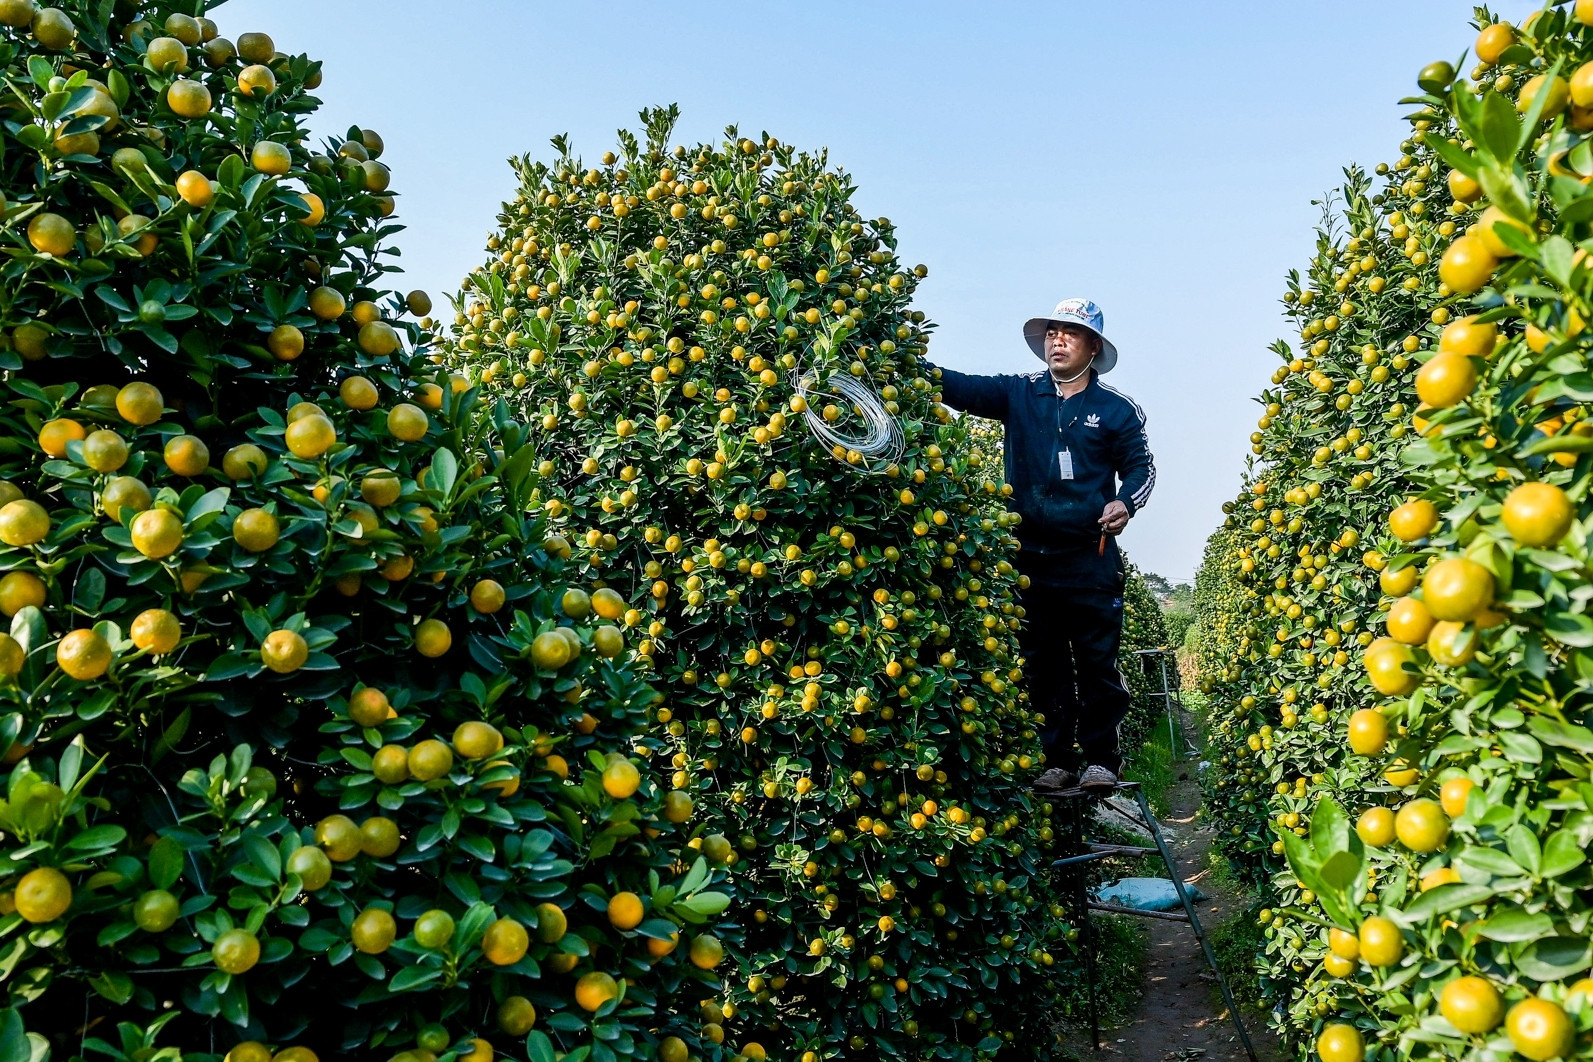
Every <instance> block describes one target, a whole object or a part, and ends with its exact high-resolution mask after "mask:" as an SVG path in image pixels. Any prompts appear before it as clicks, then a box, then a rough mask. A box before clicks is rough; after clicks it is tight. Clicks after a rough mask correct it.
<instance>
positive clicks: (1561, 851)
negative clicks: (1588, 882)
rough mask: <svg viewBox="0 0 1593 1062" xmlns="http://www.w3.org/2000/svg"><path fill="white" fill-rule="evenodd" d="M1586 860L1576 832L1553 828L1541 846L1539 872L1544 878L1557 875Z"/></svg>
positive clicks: (1573, 868)
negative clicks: (1541, 856) (1541, 863)
mask: <svg viewBox="0 0 1593 1062" xmlns="http://www.w3.org/2000/svg"><path fill="white" fill-rule="evenodd" d="M1586 861H1587V855H1586V853H1584V852H1583V851H1582V845H1581V843H1580V842H1579V841H1578V840H1577V836H1576V834H1575V833H1573V832H1572V831H1570V830H1555V831H1554V832H1553V833H1551V834H1550V835H1549V840H1548V843H1546V844H1545V845H1544V846H1543V866H1542V868H1541V869H1540V870H1539V873H1540V874H1542V875H1543V876H1544V877H1546V878H1553V877H1558V876H1559V875H1561V874H1564V873H1566V872H1568V871H1571V870H1575V869H1576V868H1577V867H1579V866H1581V865H1582V864H1583V863H1585V862H1586Z"/></svg>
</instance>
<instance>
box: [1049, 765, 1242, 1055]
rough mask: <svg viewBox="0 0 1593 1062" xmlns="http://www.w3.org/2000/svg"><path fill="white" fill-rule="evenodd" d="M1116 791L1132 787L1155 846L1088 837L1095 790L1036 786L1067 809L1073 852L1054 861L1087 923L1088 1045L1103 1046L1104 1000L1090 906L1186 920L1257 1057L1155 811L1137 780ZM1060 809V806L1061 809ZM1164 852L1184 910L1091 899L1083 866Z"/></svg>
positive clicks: (1122, 784)
mask: <svg viewBox="0 0 1593 1062" xmlns="http://www.w3.org/2000/svg"><path fill="white" fill-rule="evenodd" d="M1113 792H1116V793H1125V792H1132V793H1133V794H1134V797H1135V799H1136V800H1137V801H1138V802H1139V812H1140V819H1141V822H1140V825H1143V826H1144V827H1145V829H1146V830H1148V831H1149V832H1150V835H1151V837H1152V838H1154V839H1155V841H1156V847H1155V848H1144V847H1139V846H1136V845H1124V844H1095V843H1092V842H1090V841H1087V840H1085V837H1084V820H1085V817H1086V810H1087V808H1088V807H1089V804H1090V801H1091V800H1092V799H1093V798H1095V797H1096V796H1097V793H1096V792H1090V791H1086V790H1083V789H1058V790H1051V791H1036V795H1037V796H1040V797H1042V798H1043V799H1045V800H1051V801H1055V802H1058V803H1059V804H1060V805H1061V807H1062V808H1065V809H1066V815H1065V817H1066V820H1067V827H1068V836H1067V841H1066V844H1067V847H1068V850H1069V851H1070V852H1072V853H1073V854H1071V855H1067V856H1064V857H1063V858H1061V859H1058V860H1056V861H1055V862H1053V863H1052V864H1051V866H1053V867H1056V868H1066V873H1067V874H1068V876H1069V877H1070V878H1071V879H1072V880H1071V882H1070V884H1071V885H1072V888H1071V889H1070V890H1069V892H1070V893H1071V895H1072V897H1073V903H1074V906H1075V908H1076V910H1077V913H1078V917H1079V918H1080V920H1081V921H1082V922H1083V926H1084V932H1083V938H1084V978H1085V983H1086V985H1087V986H1088V990H1089V1004H1090V1044H1091V1045H1092V1046H1093V1047H1094V1048H1095V1050H1097V1051H1099V1050H1100V1049H1101V1015H1100V1005H1099V1002H1098V1000H1097V999H1096V985H1095V980H1096V977H1095V936H1094V930H1093V928H1092V927H1091V925H1090V912H1091V911H1105V912H1107V913H1110V914H1124V915H1133V916H1135V917H1136V918H1157V919H1162V920H1164V921H1170V922H1187V923H1189V927H1190V928H1191V929H1193V930H1194V931H1195V939H1196V940H1199V941H1200V950H1201V951H1202V952H1204V953H1205V956H1206V964H1207V965H1208V966H1210V967H1211V972H1212V973H1213V974H1215V975H1216V978H1217V984H1218V986H1219V987H1220V988H1221V989H1222V999H1223V1002H1224V1003H1225V1004H1227V1006H1228V1015H1229V1017H1230V1018H1232V1020H1233V1027H1234V1029H1235V1030H1236V1031H1237V1032H1238V1033H1239V1040H1240V1042H1241V1043H1243V1044H1244V1046H1245V1054H1247V1055H1249V1056H1250V1062H1257V1059H1256V1049H1255V1045H1253V1044H1252V1043H1251V1042H1250V1034H1249V1032H1247V1031H1246V1029H1245V1023H1244V1019H1243V1018H1241V1017H1240V1016H1239V1007H1238V1005H1237V1004H1236V1003H1235V1002H1234V998H1233V993H1232V992H1230V991H1229V989H1228V981H1227V979H1226V978H1224V977H1223V976H1222V971H1221V970H1219V969H1218V968H1217V957H1216V956H1215V955H1213V954H1212V951H1211V944H1210V943H1208V942H1207V940H1206V934H1205V931H1204V930H1202V929H1201V928H1200V918H1199V917H1198V916H1197V915H1196V914H1195V904H1194V901H1193V900H1191V899H1190V898H1189V892H1188V890H1187V889H1185V888H1184V878H1183V875H1182V874H1180V873H1179V871H1178V867H1177V864H1175V863H1174V862H1173V854H1172V852H1171V851H1170V850H1169V849H1168V847H1167V841H1166V840H1165V839H1164V838H1163V837H1162V831H1161V824H1160V823H1158V822H1157V821H1156V816H1155V815H1153V814H1151V809H1150V804H1149V802H1148V801H1146V799H1145V791H1144V790H1143V789H1141V788H1140V785H1139V783H1138V782H1119V783H1118V784H1117V786H1116V788H1115V789H1114V790H1113ZM1059 810H1060V809H1059ZM1153 854H1154V855H1160V856H1161V860H1162V865H1163V866H1165V867H1166V868H1167V876H1168V877H1169V878H1171V879H1172V881H1173V886H1174V888H1176V889H1177V890H1178V898H1179V899H1180V900H1182V901H1183V902H1184V913H1183V914H1178V913H1177V912H1176V911H1140V910H1136V909H1134V908H1132V907H1122V906H1119V905H1118V904H1115V903H1100V902H1098V901H1095V900H1091V899H1090V898H1089V892H1088V888H1087V884H1086V881H1085V879H1086V874H1085V873H1084V869H1085V866H1086V864H1089V863H1092V862H1094V861H1095V860H1097V859H1106V858H1109V857H1111V856H1123V855H1153Z"/></svg>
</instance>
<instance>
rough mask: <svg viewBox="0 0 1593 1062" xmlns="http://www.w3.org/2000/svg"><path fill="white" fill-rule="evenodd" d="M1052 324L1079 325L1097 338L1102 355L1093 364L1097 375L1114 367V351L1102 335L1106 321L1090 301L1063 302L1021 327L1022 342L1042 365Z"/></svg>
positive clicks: (1114, 348)
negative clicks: (1098, 338) (1024, 342)
mask: <svg viewBox="0 0 1593 1062" xmlns="http://www.w3.org/2000/svg"><path fill="white" fill-rule="evenodd" d="M1052 324H1071V325H1078V326H1079V327H1080V328H1088V329H1089V330H1090V331H1091V332H1094V333H1095V334H1096V335H1097V336H1098V337H1100V340H1101V352H1100V353H1099V354H1097V355H1096V356H1095V363H1094V369H1095V371H1096V372H1111V371H1112V367H1113V366H1114V365H1116V364H1117V347H1116V345H1114V344H1113V343H1112V341H1111V340H1110V339H1107V338H1106V333H1105V332H1104V331H1103V329H1105V327H1106V317H1105V315H1104V314H1102V313H1101V308H1100V307H1099V306H1097V305H1095V303H1093V302H1091V301H1090V300H1089V299H1063V300H1062V301H1061V302H1059V303H1057V304H1056V309H1055V310H1052V311H1051V313H1050V314H1049V315H1048V316H1045V317H1031V318H1029V320H1028V321H1026V322H1025V323H1024V325H1023V338H1024V339H1026V340H1028V341H1029V349H1030V350H1032V351H1034V356H1035V357H1037V358H1039V359H1040V360H1041V361H1044V360H1045V330H1046V328H1047V327H1049V326H1050V325H1052Z"/></svg>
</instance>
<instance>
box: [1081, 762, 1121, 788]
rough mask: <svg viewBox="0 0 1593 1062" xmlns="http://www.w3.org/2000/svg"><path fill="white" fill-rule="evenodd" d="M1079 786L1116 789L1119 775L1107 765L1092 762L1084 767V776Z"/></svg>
mask: <svg viewBox="0 0 1593 1062" xmlns="http://www.w3.org/2000/svg"><path fill="white" fill-rule="evenodd" d="M1079 788H1080V789H1106V790H1110V789H1116V788H1117V775H1115V774H1113V773H1112V772H1111V771H1109V770H1107V769H1106V768H1105V767H1099V766H1097V765H1095V764H1093V763H1092V764H1090V765H1089V766H1088V767H1086V768H1085V769H1084V776H1083V777H1082V778H1080V779H1079Z"/></svg>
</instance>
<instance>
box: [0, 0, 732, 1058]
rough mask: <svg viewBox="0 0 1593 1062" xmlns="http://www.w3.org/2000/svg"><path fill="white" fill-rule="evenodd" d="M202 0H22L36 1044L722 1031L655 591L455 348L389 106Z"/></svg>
mask: <svg viewBox="0 0 1593 1062" xmlns="http://www.w3.org/2000/svg"><path fill="white" fill-rule="evenodd" d="M202 16H203V11H202V9H198V8H196V5H191V4H190V5H173V4H169V3H162V4H152V3H142V2H140V3H133V2H116V3H111V2H105V3H88V2H81V3H65V4H63V5H62V6H61V7H41V8H36V7H35V5H34V3H33V2H32V0H3V2H0V24H3V28H0V64H3V65H4V68H5V75H6V76H5V81H4V90H3V91H4V99H3V108H4V119H5V122H4V129H3V133H0V147H3V155H0V196H3V199H0V205H3V208H4V209H3V215H0V222H3V231H4V247H3V252H4V258H3V261H0V271H3V273H4V283H3V285H0V326H3V329H4V343H3V349H0V367H3V369H4V373H5V377H4V383H3V385H0V386H3V388H4V391H5V401H4V403H3V404H0V543H3V546H0V611H3V612H4V613H5V615H6V617H7V618H8V620H9V630H8V632H7V633H3V634H0V749H3V750H4V751H3V757H0V758H3V768H0V773H3V777H4V786H3V790H4V791H3V797H4V799H3V801H0V851H3V852H4V855H5V860H6V870H5V871H4V874H3V876H0V890H3V892H0V911H3V914H0V985H3V986H4V989H5V992H6V1000H5V1005H6V1009H4V1010H3V1013H0V1058H4V1059H6V1060H7V1062H12V1060H22V1059H39V1058H44V1057H54V1058H60V1059H66V1058H73V1059H77V1058H85V1057H110V1058H117V1059H151V1058H171V1059H177V1058H186V1059H197V1060H205V1059H211V1060H220V1059H223V1058H225V1059H229V1060H231V1062H263V1060H271V1059H275V1060H279V1062H281V1060H286V1062H305V1060H313V1059H316V1058H318V1057H320V1058H355V1057H359V1058H364V1057H374V1058H401V1059H405V1060H407V1062H420V1060H439V1059H440V1060H447V1059H470V1060H472V1062H483V1060H486V1059H491V1058H493V1057H495V1056H496V1055H499V1054H502V1055H504V1056H505V1057H511V1058H524V1059H532V1060H536V1062H552V1060H553V1059H555V1058H562V1059H565V1060H569V1062H579V1060H582V1059H593V1060H597V1062H613V1060H616V1059H620V1058H636V1057H644V1058H649V1059H651V1058H655V1057H656V1058H659V1059H662V1060H664V1062H684V1060H685V1059H686V1058H688V1057H689V1056H690V1055H691V1054H693V1053H697V1054H699V1055H700V1056H702V1057H713V1056H714V1055H715V1054H716V1052H717V1048H715V1047H713V1045H712V1044H709V1045H707V1046H706V1047H704V1046H703V1045H702V1044H701V1043H700V1040H699V1036H698V1029H697V1025H696V1023H695V1021H694V1020H691V1019H692V1015H690V1014H689V1013H688V1014H687V1015H685V1017H684V1019H683V1017H682V1014H681V1013H680V1012H679V1011H678V1010H677V1009H676V1007H675V1000H676V998H677V997H679V998H680V999H685V1000H692V1001H695V1000H696V999H697V998H699V997H700V996H702V995H703V994H704V993H708V992H713V991H716V990H717V988H718V984H719V980H718V976H717V975H716V974H715V973H714V972H713V971H714V968H715V967H716V966H717V965H718V964H719V962H720V955H721V951H722V948H721V945H720V943H719V939H718V937H717V936H716V935H715V932H714V925H713V923H714V922H715V920H716V918H717V917H718V915H719V913H720V912H721V911H722V910H723V909H724V907H725V905H726V904H727V903H728V897H727V896H726V895H725V894H724V893H723V892H721V891H715V890H714V889H713V888H712V887H711V886H712V885H713V883H714V882H715V881H717V880H719V879H721V878H722V877H723V874H722V873H721V872H720V871H717V870H715V869H713V868H711V867H710V866H709V864H708V861H707V860H706V859H703V858H701V857H700V856H698V855H697V854H696V853H695V852H692V851H690V850H689V849H686V848H685V845H684V842H685V836H684V833H683V831H685V830H689V829H691V824H692V822H693V819H694V808H693V803H692V799H691V797H690V796H689V795H687V794H686V793H682V792H668V793H666V792H664V791H663V789H661V788H660V787H659V786H658V785H657V784H656V782H655V779H654V778H653V776H652V774H651V772H650V771H649V770H648V762H647V756H648V754H649V753H650V752H651V751H652V749H653V748H654V747H656V746H658V745H659V744H660V741H659V739H657V738H652V737H649V736H647V730H646V727H647V724H648V721H649V713H651V712H653V711H654V710H655V704H656V701H657V695H656V694H655V693H653V692H652V691H651V690H650V689H649V688H648V686H647V685H645V684H644V682H643V681H642V677H641V676H640V675H639V674H638V672H637V670H636V669H635V668H634V667H632V666H631V665H629V664H627V663H625V662H624V654H625V651H626V646H627V639H626V636H625V633H624V631H623V627H622V624H623V619H622V617H623V615H624V613H625V610H626V605H625V602H624V601H622V600H621V599H620V598H619V597H618V595H616V594H615V593H614V592H613V591H612V590H601V589H597V590H595V592H593V591H594V588H592V587H590V586H589V585H588V584H587V583H586V582H585V581H584V580H585V576H584V575H583V574H582V573H581V572H580V571H579V570H577V569H576V568H574V567H572V566H570V565H568V564H567V563H566V561H565V560H564V556H565V555H566V554H567V553H568V549H567V548H566V547H565V546H564V544H563V543H562V541H561V540H560V539H558V538H557V536H553V537H548V532H547V528H546V520H545V518H544V517H542V516H541V515H540V514H539V513H537V512H536V511H535V510H534V509H529V508H528V507H529V503H530V498H531V495H532V494H533V492H534V491H535V483H536V478H537V472H536V467H535V460H534V455H533V452H532V450H531V449H530V448H529V447H528V445H527V439H528V433H527V430H526V428H525V426H524V425H522V424H520V423H517V422H516V421H515V420H514V418H513V416H512V415H511V412H510V410H509V409H508V408H507V407H506V406H505V405H503V404H501V403H500V404H497V405H488V404H487V403H486V402H485V401H484V400H483V398H482V396H481V394H480V392H479V391H478V390H476V389H473V388H460V387H457V386H453V385H451V383H450V381H449V380H448V379H447V378H446V377H445V376H442V377H439V378H438V379H432V378H431V377H432V376H436V375H437V372H436V369H435V367H433V366H432V365H431V364H430V363H429V362H428V361H426V360H425V358H424V350H425V344H426V343H427V341H428V337H429V330H430V327H431V321H430V319H429V318H427V317H426V316H425V315H426V314H427V313H429V311H430V301H429V300H428V299H427V298H426V296H425V295H424V294H423V293H421V292H413V293H411V294H409V295H408V296H407V297H404V298H400V297H398V296H396V295H393V294H391V292H390V291H389V290H388V289H387V288H386V287H385V284H386V283H387V282H388V281H390V279H391V277H390V274H391V273H392V272H393V269H394V266H393V264H392V262H391V259H390V257H389V255H390V254H391V252H390V251H389V250H387V249H386V248H385V247H384V241H385V240H386V239H387V238H388V237H390V236H391V235H392V234H393V233H394V232H396V231H397V227H396V226H395V225H393V224H392V223H391V222H389V221H388V220H387V219H388V217H389V215H391V214H392V213H393V208H394V204H395V199H394V195H393V192H392V191H391V190H390V189H389V181H390V175H389V172H388V170H387V167H386V166H385V165H384V164H383V163H382V162H381V161H380V156H381V154H382V150H383V143H382V139H381V138H380V137H379V136H377V135H376V134H375V133H374V132H372V131H370V130H359V129H355V130H351V131H350V133H349V135H348V136H347V137H346V138H337V139H335V140H334V141H332V142H329V143H327V144H326V145H325V146H324V147H321V148H316V147H312V146H310V145H309V144H307V143H306V133H305V130H304V122H305V120H306V118H307V117H308V116H309V115H310V114H311V113H313V112H314V110H315V109H316V107H317V106H318V100H317V99H316V98H315V97H314V96H312V95H310V94H309V93H310V92H311V91H312V90H313V89H314V88H315V87H316V86H317V85H318V84H319V83H320V81H321V70H320V66H319V64H318V63H316V62H315V61H313V60H311V59H309V58H307V57H306V56H304V55H302V54H301V55H287V54H284V53H282V52H279V51H278V50H277V47H276V44H275V43H274V42H273V41H272V40H271V39H270V38H269V37H267V36H265V35H264V34H261V33H243V34H241V35H239V36H238V37H237V38H236V39H235V40H234V39H228V38H226V37H223V36H221V35H220V31H219V28H218V26H217V25H216V24H215V23H214V22H212V21H210V20H209V19H208V18H205V17H202ZM406 315H410V317H409V318H406ZM414 317H419V318H421V319H420V320H419V321H418V322H417V321H415V320H413V318H414Z"/></svg>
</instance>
